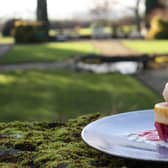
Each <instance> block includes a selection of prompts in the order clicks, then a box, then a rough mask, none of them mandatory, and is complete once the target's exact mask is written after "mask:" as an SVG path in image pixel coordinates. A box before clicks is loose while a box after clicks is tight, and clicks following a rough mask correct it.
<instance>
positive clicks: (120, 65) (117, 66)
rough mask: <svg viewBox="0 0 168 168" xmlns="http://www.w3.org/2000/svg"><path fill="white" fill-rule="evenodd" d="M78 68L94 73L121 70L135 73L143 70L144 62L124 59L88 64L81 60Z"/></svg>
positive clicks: (126, 72)
mask: <svg viewBox="0 0 168 168" xmlns="http://www.w3.org/2000/svg"><path fill="white" fill-rule="evenodd" d="M77 68H78V69H80V70H84V71H89V72H94V73H100V74H101V73H110V72H119V73H121V74H135V73H137V72H140V71H141V70H143V64H142V63H141V62H134V61H124V62H112V63H101V64H87V63H82V62H79V63H77Z"/></svg>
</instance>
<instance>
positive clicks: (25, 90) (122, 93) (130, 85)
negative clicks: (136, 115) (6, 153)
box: [0, 70, 161, 121]
mask: <svg viewBox="0 0 168 168" xmlns="http://www.w3.org/2000/svg"><path fill="white" fill-rule="evenodd" d="M0 88H1V89H0V121H10V120H57V119H59V120H66V119H68V118H72V117H76V116H79V115H82V114H87V113H95V112H101V113H102V114H114V113H118V112H125V111H131V110H138V109H148V108H153V105H154V104H155V103H156V102H159V101H161V99H160V96H159V95H156V94H155V93H153V92H152V91H151V90H149V89H148V88H146V87H144V86H143V85H142V84H140V83H139V82H138V81H137V80H135V79H134V78H132V77H130V76H127V75H120V74H106V75H98V74H90V73H75V72H64V71H63V72H61V71H33V70H32V71H18V72H13V73H1V74H0Z"/></svg>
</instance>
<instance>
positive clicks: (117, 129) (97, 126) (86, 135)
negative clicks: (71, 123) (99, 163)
mask: <svg viewBox="0 0 168 168" xmlns="http://www.w3.org/2000/svg"><path fill="white" fill-rule="evenodd" d="M154 129H155V128H154V112H153V110H141V111H134V112H128V113H122V114H117V115H112V116H109V117H105V118H102V119H99V120H97V121H95V122H92V123H90V124H89V125H87V126H86V127H85V128H84V129H83V131H82V138H83V140H84V141H85V142H86V143H87V144H88V145H90V146H91V147H93V148H95V149H98V150H100V151H102V152H105V153H108V154H111V155H114V156H119V157H124V158H132V159H138V160H145V161H164V162H167V161H168V148H166V147H161V146H159V145H152V144H147V143H143V142H136V141H135V142H134V141H131V140H129V139H128V135H129V134H134V133H139V132H143V131H148V130H154Z"/></svg>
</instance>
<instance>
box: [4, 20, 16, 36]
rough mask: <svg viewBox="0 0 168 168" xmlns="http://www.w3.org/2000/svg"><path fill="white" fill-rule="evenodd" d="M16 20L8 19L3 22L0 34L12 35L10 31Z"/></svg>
mask: <svg viewBox="0 0 168 168" xmlns="http://www.w3.org/2000/svg"><path fill="white" fill-rule="evenodd" d="M16 21H18V19H10V20H8V21H7V22H5V23H4V25H3V29H2V35H3V36H4V37H6V36H11V35H12V31H13V29H14V26H15V22H16Z"/></svg>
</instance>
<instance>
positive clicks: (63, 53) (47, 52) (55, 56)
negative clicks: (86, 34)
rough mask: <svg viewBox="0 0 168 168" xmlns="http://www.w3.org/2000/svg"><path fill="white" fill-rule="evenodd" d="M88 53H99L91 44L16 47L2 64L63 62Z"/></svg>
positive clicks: (2, 59)
mask: <svg viewBox="0 0 168 168" xmlns="http://www.w3.org/2000/svg"><path fill="white" fill-rule="evenodd" d="M88 53H97V50H96V49H95V48H94V46H93V45H92V44H91V43H89V42H60V43H45V44H31V45H15V46H14V48H13V49H12V50H11V51H10V52H9V53H7V55H6V56H5V57H3V58H1V59H0V63H23V62H46V61H48V62H49V61H62V60H65V59H69V58H71V57H75V56H81V55H84V54H88Z"/></svg>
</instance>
